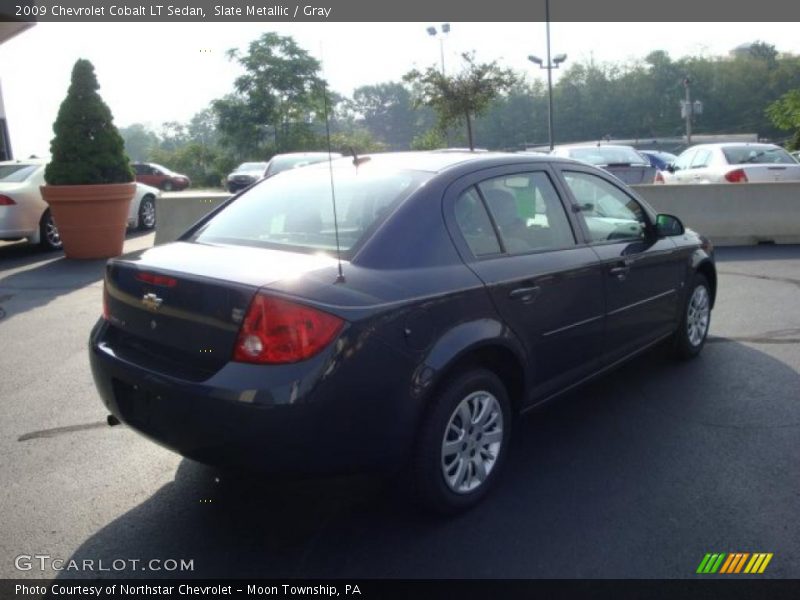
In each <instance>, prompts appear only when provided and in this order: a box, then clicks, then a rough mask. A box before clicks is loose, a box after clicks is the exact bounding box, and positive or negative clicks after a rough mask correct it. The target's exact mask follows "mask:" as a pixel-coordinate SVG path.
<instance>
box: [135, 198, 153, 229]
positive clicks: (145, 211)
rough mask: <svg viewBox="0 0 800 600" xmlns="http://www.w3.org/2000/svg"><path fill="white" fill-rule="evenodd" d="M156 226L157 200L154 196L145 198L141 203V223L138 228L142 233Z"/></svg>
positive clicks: (139, 222)
mask: <svg viewBox="0 0 800 600" xmlns="http://www.w3.org/2000/svg"><path fill="white" fill-rule="evenodd" d="M155 226H156V199H155V198H154V197H153V196H149V195H148V196H145V197H144V198H142V201H141V202H140V203H139V221H138V223H137V227H138V228H139V229H141V230H142V231H146V230H148V229H152V228H153V227H155Z"/></svg>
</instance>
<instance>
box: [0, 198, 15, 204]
mask: <svg viewBox="0 0 800 600" xmlns="http://www.w3.org/2000/svg"><path fill="white" fill-rule="evenodd" d="M15 204H16V202H14V201H13V200H12V199H11V198H9V197H8V196H0V206H14V205H15Z"/></svg>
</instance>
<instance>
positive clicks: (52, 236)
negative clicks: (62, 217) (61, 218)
mask: <svg viewBox="0 0 800 600" xmlns="http://www.w3.org/2000/svg"><path fill="white" fill-rule="evenodd" d="M39 245H40V246H41V247H42V249H43V250H61V247H62V245H63V244H62V243H61V235H59V233H58V227H56V222H55V221H54V220H53V214H52V213H51V212H50V209H49V208H48V209H47V210H46V211H44V213H43V214H42V218H41V219H39Z"/></svg>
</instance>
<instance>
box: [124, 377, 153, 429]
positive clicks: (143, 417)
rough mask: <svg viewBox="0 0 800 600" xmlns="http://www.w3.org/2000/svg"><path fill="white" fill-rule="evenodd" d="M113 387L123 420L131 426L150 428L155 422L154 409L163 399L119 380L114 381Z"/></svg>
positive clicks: (135, 385) (137, 386)
mask: <svg viewBox="0 0 800 600" xmlns="http://www.w3.org/2000/svg"><path fill="white" fill-rule="evenodd" d="M113 385H114V396H115V398H116V400H117V406H118V407H119V411H120V413H121V415H122V419H123V420H124V421H126V422H128V423H130V424H131V425H138V426H140V427H149V426H150V425H151V424H152V421H153V409H154V408H156V404H157V403H158V402H160V401H161V397H160V396H157V395H156V394H154V393H152V392H150V391H148V390H145V389H143V388H142V387H141V386H139V385H137V384H130V383H126V382H124V381H120V380H118V379H115V380H114V382H113Z"/></svg>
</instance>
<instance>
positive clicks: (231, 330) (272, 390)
mask: <svg viewBox="0 0 800 600" xmlns="http://www.w3.org/2000/svg"><path fill="white" fill-rule="evenodd" d="M334 199H335V212H334ZM337 245H338V248H339V253H338V254H339V255H340V257H341V263H339V262H338V261H337ZM340 267H341V271H340ZM716 282H717V277H716V272H715V267H714V259H713V249H712V247H711V245H710V244H709V242H708V241H707V240H705V239H704V238H703V237H701V236H699V235H698V234H696V233H694V232H692V231H690V230H686V229H684V227H683V225H682V224H681V222H680V221H679V220H678V219H677V218H675V217H672V216H668V215H656V214H655V213H654V211H653V210H652V209H651V208H650V207H648V206H647V204H645V203H644V202H643V201H642V200H641V199H640V198H638V197H637V196H636V194H635V193H634V192H632V191H631V190H630V189H628V188H627V187H626V186H625V185H624V184H623V183H621V182H620V181H619V180H617V179H616V178H614V177H613V176H611V175H609V174H608V173H606V172H604V171H601V170H600V169H597V168H595V167H592V166H590V165H587V164H585V163H581V162H577V161H572V160H570V159H565V158H557V157H552V156H531V155H524V156H523V155H504V154H490V153H480V154H470V153H445V152H442V153H437V152H431V153H403V154H385V155H373V156H371V157H360V158H357V159H350V158H346V159H340V160H336V161H332V162H330V163H322V164H319V165H315V166H311V167H307V168H304V169H298V170H293V171H288V172H285V173H282V174H280V175H278V176H276V177H273V178H269V179H266V180H264V181H263V182H261V183H260V184H258V185H255V186H253V187H251V188H249V189H247V190H246V191H245V192H244V193H242V194H240V195H239V196H235V197H233V198H232V199H231V200H230V201H228V202H227V203H226V204H225V205H223V206H222V207H220V208H219V209H217V210H215V211H214V212H213V213H212V214H210V215H208V216H207V217H205V218H204V219H203V220H201V221H200V222H199V223H197V224H196V225H195V226H193V227H192V228H191V229H190V230H189V231H188V232H186V233H185V234H184V235H183V236H182V237H181V238H180V240H179V241H177V242H174V243H171V244H167V245H163V246H158V247H155V248H151V249H147V250H143V251H139V252H136V253H133V254H128V255H126V256H123V257H120V258H117V259H114V260H111V261H109V263H108V265H107V270H106V276H105V289H104V311H103V317H102V319H100V321H99V322H98V323H97V325H96V326H95V328H94V329H93V331H92V334H91V341H90V358H91V364H92V370H93V373H94V378H95V382H96V384H97V388H98V389H99V391H100V394H101V396H102V398H103V402H104V403H105V405H106V406H107V407H108V409H109V410H110V412H111V413H113V415H115V416H116V417H117V418H118V419H119V420H120V421H122V422H124V423H127V424H128V425H129V426H130V427H132V428H134V429H136V430H137V431H139V432H140V433H142V434H144V435H145V436H147V437H148V438H150V439H152V440H153V441H155V442H158V443H160V444H162V445H164V446H166V447H167V448H171V449H173V450H175V451H177V452H180V453H181V454H183V455H184V456H187V457H190V458H192V459H195V460H198V461H201V462H205V463H210V464H214V465H219V466H222V467H233V468H240V467H246V468H250V469H255V470H260V471H265V472H288V473H291V474H300V473H302V474H321V473H332V472H342V471H356V470H370V469H384V470H385V469H390V468H395V467H397V468H398V469H399V468H400V467H407V468H402V469H400V470H401V471H402V472H403V473H406V474H407V476H408V477H409V478H410V480H411V483H412V485H411V486H410V488H411V489H413V490H414V493H415V495H416V497H417V498H418V499H419V500H421V501H422V502H424V503H425V504H427V505H429V506H431V507H433V508H435V509H438V510H440V511H445V512H447V511H455V510H459V509H463V508H466V507H468V506H470V505H472V504H474V503H475V502H477V501H478V500H480V499H481V498H482V497H484V496H485V495H486V493H487V492H488V491H489V489H490V488H491V487H492V485H493V484H494V483H495V480H496V479H497V477H498V473H499V471H500V467H501V466H502V463H503V461H504V458H505V455H506V452H507V450H508V445H509V436H510V433H511V429H512V423H513V421H514V417H515V415H517V414H518V413H520V412H524V411H525V410H527V409H529V408H531V407H534V406H536V405H538V404H540V403H543V402H545V401H547V400H549V399H551V398H554V397H555V396H557V395H558V394H560V393H562V392H564V391H565V390H568V389H570V388H572V387H574V386H576V385H578V384H580V383H582V382H584V381H586V380H588V379H589V378H591V377H594V376H596V375H598V374H601V373H603V372H605V371H607V370H609V369H611V368H613V367H615V366H616V365H618V364H620V363H622V362H623V361H625V360H627V359H629V358H631V357H632V356H634V355H636V354H637V353H639V352H641V351H643V350H645V349H647V348H649V347H650V346H653V345H654V344H657V343H659V342H662V341H667V342H668V343H670V344H672V346H673V348H674V350H675V352H676V353H677V354H679V355H680V356H683V357H691V356H694V355H696V354H697V353H698V352H700V350H701V348H702V347H703V344H704V341H705V339H706V333H707V331H708V326H709V319H710V311H711V308H712V307H713V304H714V298H715V293H716V285H717V284H716Z"/></svg>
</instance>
